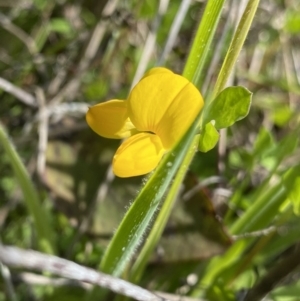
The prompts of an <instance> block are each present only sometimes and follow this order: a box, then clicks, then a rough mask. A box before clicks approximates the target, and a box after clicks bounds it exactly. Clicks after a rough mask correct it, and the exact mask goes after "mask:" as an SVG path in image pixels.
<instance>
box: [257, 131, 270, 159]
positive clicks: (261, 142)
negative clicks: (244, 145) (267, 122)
mask: <svg viewBox="0 0 300 301" xmlns="http://www.w3.org/2000/svg"><path fill="white" fill-rule="evenodd" d="M274 145H275V141H274V138H273V136H272V134H271V132H270V131H268V130H267V129H266V128H264V127H262V128H261V129H260V130H259V133H258V135H257V137H256V140H255V142H254V147H253V156H254V157H255V158H259V157H262V156H263V155H265V154H266V153H267V152H270V149H272V148H273V147H274Z"/></svg>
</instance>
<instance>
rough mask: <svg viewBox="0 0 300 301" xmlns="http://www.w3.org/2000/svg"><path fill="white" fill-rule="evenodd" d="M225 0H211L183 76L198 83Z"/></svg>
mask: <svg viewBox="0 0 300 301" xmlns="http://www.w3.org/2000/svg"><path fill="white" fill-rule="evenodd" d="M224 2H225V0H209V1H208V2H207V5H206V7H205V10H204V13H203V16H202V19H201V23H200V25H199V27H198V30H197V33H196V36H195V39H194V42H193V45H192V48H191V51H190V54H189V56H188V59H187V62H186V65H185V68H184V71H183V76H184V77H186V78H187V79H188V80H190V81H191V82H193V83H196V82H197V81H198V79H199V77H200V74H201V72H202V70H203V66H204V63H205V60H206V56H207V53H208V51H209V49H210V45H211V42H212V38H213V36H214V33H215V31H216V28H217V25H218V22H219V18H220V15H221V12H222V8H223V5H224Z"/></svg>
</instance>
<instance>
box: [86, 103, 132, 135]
mask: <svg viewBox="0 0 300 301" xmlns="http://www.w3.org/2000/svg"><path fill="white" fill-rule="evenodd" d="M86 121H87V123H88V125H89V126H90V127H91V129H92V130H93V131H94V132H96V133H97V134H98V135H100V136H102V137H106V138H113V139H122V138H127V137H130V136H131V135H132V134H135V133H136V132H137V130H136V129H135V127H134V125H133V124H132V123H131V121H130V119H129V118H128V111H127V102H126V101H124V100H117V99H113V100H110V101H106V102H103V103H99V104H97V105H95V106H92V107H90V108H89V110H88V112H87V113H86Z"/></svg>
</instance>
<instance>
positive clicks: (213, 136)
mask: <svg viewBox="0 0 300 301" xmlns="http://www.w3.org/2000/svg"><path fill="white" fill-rule="evenodd" d="M218 140H219V133H218V131H217V130H216V128H215V127H214V126H213V124H212V123H211V122H208V123H207V124H206V125H205V126H204V127H203V128H202V130H201V134H200V140H199V146H198V148H199V151H200V152H203V153H206V152H208V151H210V150H211V149H213V148H214V147H215V146H216V144H217V143H218Z"/></svg>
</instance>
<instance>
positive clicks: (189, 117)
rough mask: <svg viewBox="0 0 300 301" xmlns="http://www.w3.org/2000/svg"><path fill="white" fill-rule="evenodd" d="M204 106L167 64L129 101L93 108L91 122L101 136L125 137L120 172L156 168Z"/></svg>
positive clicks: (119, 157) (127, 173)
mask: <svg viewBox="0 0 300 301" xmlns="http://www.w3.org/2000/svg"><path fill="white" fill-rule="evenodd" d="M202 107H203V99H202V96H201V94H200V92H199V91H198V89H197V88H196V87H195V86H194V85H193V84H192V83H191V82H189V81H188V80H187V79H186V78H184V77H182V76H180V75H177V74H174V73H173V72H171V71H170V70H168V69H165V68H160V67H158V68H153V69H151V70H150V71H149V72H147V73H146V74H145V75H144V77H143V78H142V79H141V80H140V81H139V83H138V84H137V85H136V86H135V87H134V88H133V89H132V91H131V93H130V95H129V97H128V99H127V100H118V99H113V100H109V101H107V102H103V103H99V104H97V105H95V106H92V107H90V108H89V110H88V112H87V114H86V120H87V123H88V125H89V126H90V127H91V128H92V130H93V131H95V132H96V133H97V134H98V135H100V136H103V137H106V138H112V139H122V138H128V139H127V140H125V141H124V142H123V143H122V144H121V146H120V147H119V148H118V150H117V152H116V154H115V156H114V159H113V171H114V173H115V175H117V176H119V177H124V178H125V177H132V176H138V175H143V174H146V173H148V172H150V171H152V170H153V169H154V168H155V167H156V166H157V165H158V163H159V161H160V160H161V158H162V156H163V155H164V153H165V152H167V151H168V150H170V149H171V148H172V147H173V146H174V145H175V144H176V143H177V142H178V141H179V140H180V138H181V137H182V136H183V135H184V133H185V132H186V131H187V129H188V128H189V127H190V125H191V124H192V122H193V121H194V119H195V118H196V116H197V115H198V113H199V111H200V110H201V109H202Z"/></svg>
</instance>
